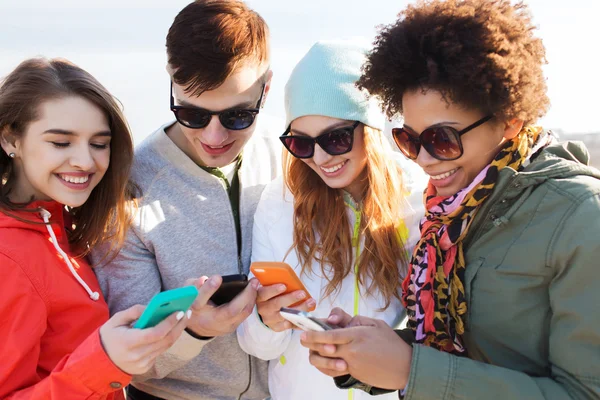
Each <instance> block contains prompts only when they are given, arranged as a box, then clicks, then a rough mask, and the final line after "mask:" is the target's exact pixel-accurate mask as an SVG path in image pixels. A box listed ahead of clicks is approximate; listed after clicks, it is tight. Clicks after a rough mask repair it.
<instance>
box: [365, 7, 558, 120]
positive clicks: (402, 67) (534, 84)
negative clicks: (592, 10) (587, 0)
mask: <svg viewBox="0 0 600 400" xmlns="http://www.w3.org/2000/svg"><path fill="white" fill-rule="evenodd" d="M398 17H399V18H398V20H397V21H396V22H395V23H392V24H390V25H388V26H384V27H383V28H382V29H381V31H380V32H379V35H378V36H377V38H376V39H375V43H374V45H375V47H374V49H373V50H372V51H371V52H370V54H369V56H368V60H367V63H366V64H365V66H364V67H363V75H362V77H361V78H360V80H359V81H358V83H357V85H358V87H359V88H363V89H366V90H368V91H369V92H370V93H371V94H373V95H377V96H379V97H380V98H381V100H382V106H383V109H384V111H386V112H387V114H388V116H390V117H391V116H394V115H396V114H402V97H403V95H404V93H405V92H407V91H413V90H416V89H421V90H428V89H432V90H436V91H439V92H440V93H441V94H442V96H443V97H444V98H445V99H446V101H449V102H452V103H456V104H459V105H462V106H465V107H467V108H474V109H479V110H481V111H482V112H483V113H484V114H494V115H495V117H496V118H497V119H498V120H499V121H508V120H510V119H512V118H518V119H521V120H523V121H524V122H525V124H530V123H533V122H535V121H536V120H537V119H538V118H539V117H542V116H543V115H544V114H545V113H546V111H547V109H548V106H549V104H550V102H549V100H548V97H547V96H546V90H547V88H546V80H545V78H544V75H543V73H542V65H543V64H545V63H546V57H545V49H544V46H543V44H542V40H541V39H539V38H537V37H535V36H534V34H533V31H534V29H535V27H534V26H533V24H532V21H531V14H530V13H529V10H528V8H527V6H525V5H524V4H523V3H517V4H516V5H511V3H510V0H434V1H419V2H418V3H417V4H415V5H411V6H408V7H407V8H406V10H404V11H403V12H401V13H400V14H399V15H398Z"/></svg>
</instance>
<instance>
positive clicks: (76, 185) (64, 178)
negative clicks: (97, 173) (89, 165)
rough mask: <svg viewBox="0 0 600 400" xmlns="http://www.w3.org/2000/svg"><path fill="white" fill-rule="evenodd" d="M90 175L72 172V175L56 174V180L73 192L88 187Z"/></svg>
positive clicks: (90, 180)
mask: <svg viewBox="0 0 600 400" xmlns="http://www.w3.org/2000/svg"><path fill="white" fill-rule="evenodd" d="M92 175H94V174H90V173H86V172H83V173H82V172H74V173H62V174H56V177H57V178H58V180H59V181H60V182H61V183H62V184H63V185H65V186H66V187H68V188H69V189H74V190H85V189H87V188H88V187H89V186H90V183H91V182H92V179H91V178H92Z"/></svg>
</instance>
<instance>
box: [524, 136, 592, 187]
mask: <svg viewBox="0 0 600 400" xmlns="http://www.w3.org/2000/svg"><path fill="white" fill-rule="evenodd" d="M589 162H590V154H589V152H588V150H587V148H586V147H585V145H584V144H583V142H580V141H566V142H561V143H554V144H551V145H549V146H546V147H545V148H544V149H543V150H542V151H541V152H540V154H539V155H538V156H537V157H536V158H535V160H533V161H532V163H531V164H530V165H528V166H527V168H525V170H523V171H521V173H520V174H519V175H521V179H522V183H523V185H524V186H531V185H538V184H540V183H542V182H543V181H545V180H547V179H557V178H568V177H572V176H576V175H585V176H591V177H594V178H598V179H600V171H598V170H597V169H596V168H594V167H591V166H589Z"/></svg>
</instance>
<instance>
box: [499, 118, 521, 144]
mask: <svg viewBox="0 0 600 400" xmlns="http://www.w3.org/2000/svg"><path fill="white" fill-rule="evenodd" d="M523 123H524V121H523V120H522V119H518V118H513V119H511V120H510V121H507V122H506V123H505V125H504V136H503V137H504V139H506V140H511V139H514V138H515V137H516V136H517V135H518V134H519V132H521V129H523Z"/></svg>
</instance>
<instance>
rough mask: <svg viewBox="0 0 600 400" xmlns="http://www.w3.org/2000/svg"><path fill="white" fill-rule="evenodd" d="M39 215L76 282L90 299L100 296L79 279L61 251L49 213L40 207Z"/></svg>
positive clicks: (71, 264) (96, 298)
mask: <svg viewBox="0 0 600 400" xmlns="http://www.w3.org/2000/svg"><path fill="white" fill-rule="evenodd" d="M40 215H41V216H42V218H43V219H44V223H45V224H46V229H47V230H48V233H49V234H50V237H51V238H52V244H53V245H54V248H55V249H56V251H58V253H59V254H60V255H61V256H62V258H63V260H65V262H66V263H67V266H68V267H69V270H70V271H71V274H73V276H74V277H75V279H77V282H79V284H80V285H81V286H83V288H84V289H85V291H86V292H87V293H88V294H89V295H90V298H91V299H92V300H94V301H96V300H98V299H99V298H100V294H99V293H98V292H93V291H92V289H90V287H89V286H88V284H87V283H85V281H84V280H83V279H81V277H80V276H79V274H78V273H77V271H75V267H73V263H71V260H70V259H69V256H67V254H66V253H65V252H64V251H63V249H61V248H60V246H59V245H58V240H56V235H55V234H54V231H53V230H52V227H51V226H50V217H51V214H50V213H49V212H48V211H46V210H44V209H42V210H41V211H40Z"/></svg>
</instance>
